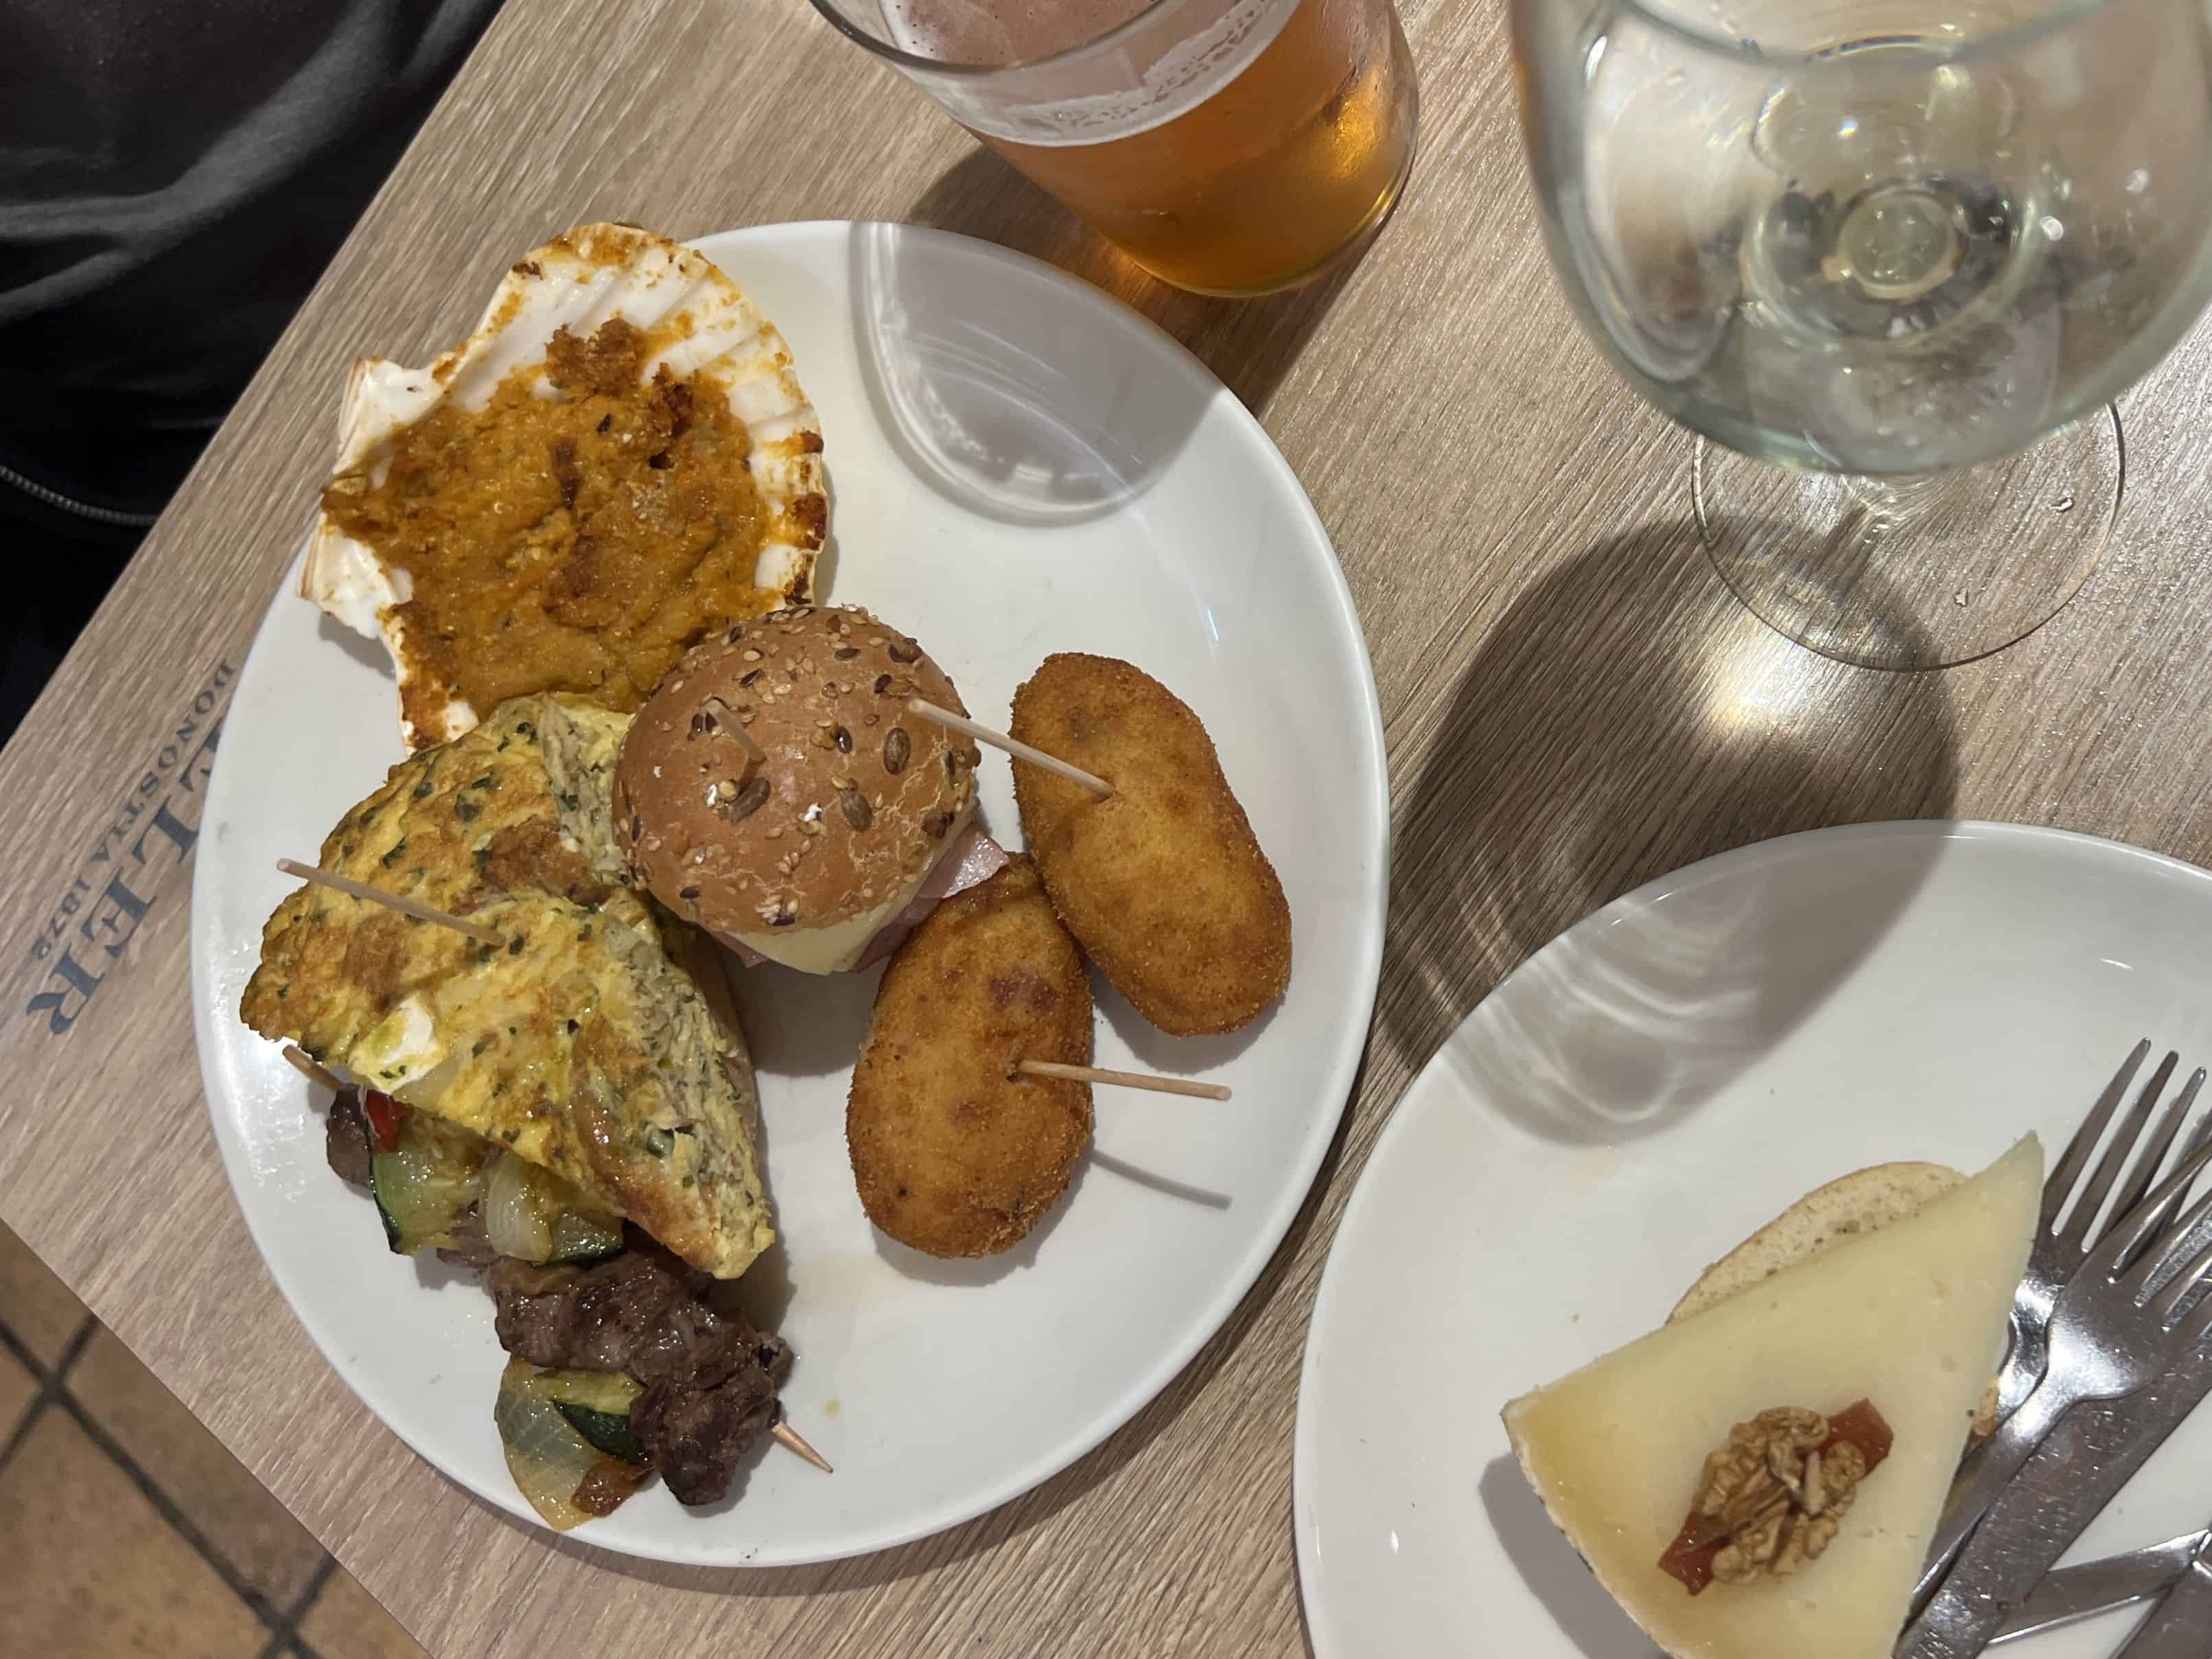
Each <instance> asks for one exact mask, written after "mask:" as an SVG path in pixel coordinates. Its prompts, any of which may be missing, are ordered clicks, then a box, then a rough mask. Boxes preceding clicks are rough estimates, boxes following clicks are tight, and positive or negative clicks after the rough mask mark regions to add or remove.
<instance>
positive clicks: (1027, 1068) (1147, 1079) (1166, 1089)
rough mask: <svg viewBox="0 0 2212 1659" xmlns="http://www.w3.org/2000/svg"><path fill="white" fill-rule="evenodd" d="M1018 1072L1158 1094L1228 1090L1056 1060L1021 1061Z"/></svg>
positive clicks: (1207, 1096)
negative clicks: (1143, 1090) (1066, 1064)
mask: <svg viewBox="0 0 2212 1659" xmlns="http://www.w3.org/2000/svg"><path fill="white" fill-rule="evenodd" d="M1014 1069H1015V1070H1016V1071H1018V1072H1027V1073H1029V1074H1030V1076H1031V1077H1051V1078H1059V1079H1061V1080H1062V1081H1064V1082H1067V1083H1104V1084H1109V1085H1112V1086H1113V1087H1115V1088H1116V1089H1149V1090H1151V1091H1152V1092H1153V1093H1154V1094H1158V1095H1193V1096H1195V1097H1197V1098H1199V1099H1200V1100H1226V1099H1228V1098H1229V1090H1228V1088H1227V1086H1226V1085H1223V1084H1219V1083H1193V1082H1192V1081H1190V1079H1188V1078H1180V1077H1155V1076H1153V1075H1152V1073H1149V1072H1109V1071H1106V1070H1103V1068H1101V1067H1099V1066H1063V1065H1061V1064H1060V1062H1059V1061H1058V1060H1017V1061H1015V1063H1014Z"/></svg>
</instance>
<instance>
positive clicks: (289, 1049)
mask: <svg viewBox="0 0 2212 1659" xmlns="http://www.w3.org/2000/svg"><path fill="white" fill-rule="evenodd" d="M284 1058H285V1059H287V1060H290V1061H291V1062H292V1069H293V1070H294V1071H295V1072H297V1073H299V1074H300V1075H301V1077H303V1078H305V1079H307V1081H308V1082H310V1083H319V1084H321V1085H323V1087H325V1089H328V1090H329V1091H331V1093H332V1094H334V1095H337V1094H343V1093H344V1092H345V1085H344V1084H343V1083H341V1082H339V1081H338V1079H337V1073H335V1072H333V1071H331V1069H330V1068H329V1067H328V1066H318V1065H317V1064H316V1063H315V1062H314V1060H313V1059H311V1058H310V1057H309V1056H308V1054H307V1050H306V1049H304V1048H300V1047H299V1046H298V1045H297V1044H295V1043H290V1042H288V1043H286V1044H285V1045H284Z"/></svg>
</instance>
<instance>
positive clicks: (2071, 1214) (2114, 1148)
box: [1997, 1037, 2212, 1419]
mask: <svg viewBox="0 0 2212 1659" xmlns="http://www.w3.org/2000/svg"><path fill="white" fill-rule="evenodd" d="M2149 1053H2150V1039H2149V1038H2148V1037H2146V1038H2144V1039H2143V1040H2142V1042H2138V1043H2136V1046H2135V1049H2134V1051H2133V1052H2132V1053H2130V1054H2129V1055H2128V1057H2127V1060H2125V1062H2124V1063H2123V1064H2122V1065H2121V1066H2120V1069H2119V1070H2118V1072H2116V1073H2113V1074H2112V1081H2111V1082H2110V1083H2109V1084H2107V1085H2106V1086H2105V1091H2104V1093H2103V1094H2101V1095H2100V1096H2098V1097H2097V1103H2096V1104H2095V1105H2093V1106H2092V1107H2091V1108H2090V1109H2089V1114H2088V1115H2087V1117H2085V1118H2083V1119H2082V1120H2081V1127H2080V1128H2078V1129H2076V1130H2075V1132H2074V1138H2073V1139H2071V1140H2069V1141H2068V1142H2067V1143H2066V1150H2065V1152H2063V1153H2062V1154H2061V1155H2060V1157H2059V1159H2058V1163H2057V1167H2056V1168H2054V1169H2053V1170H2051V1177H2050V1179H2049V1180H2047V1181H2045V1182H2044V1184H2043V1214H2042V1219H2041V1221H2040V1222H2039V1225H2038V1227H2037V1230H2036V1235H2035V1249H2034V1250H2033V1252H2032V1253H2031V1254H2030V1255H2029V1256H2028V1258H2027V1273H2026V1274H2025V1275H2024V1276H2023V1277H2022V1278H2021V1281H2020V1289H2019V1291H2017V1292H2015V1295H2014V1297H2013V1311H2012V1348H2011V1351H2010V1352H2008V1354H2007V1355H2006V1356H2005V1363H2004V1367H2003V1369H2002V1370H2000V1371H1998V1373H1997V1416H1998V1418H1999V1419H2003V1418H2007V1417H2009V1416H2010V1415H2012V1413H2014V1412H2015V1410H2017V1409H2018V1408H2019V1406H2020V1402H2021V1401H2023V1400H2025V1399H2027V1396H2028V1394H2029V1392H2030V1391H2031V1390H2032V1389H2033V1388H2034V1387H2035V1385H2036V1383H2039V1382H2040V1381H2041V1380H2042V1377H2043V1368H2044V1364H2045V1358H2046V1357H2047V1356H2048V1354H2049V1352H2050V1348H2049V1345H2048V1343H2047V1342H2046V1340H2045V1335H2044V1328H2045V1324H2046V1323H2047V1322H2049V1320H2050V1318H2051V1304H2052V1303H2054V1302H2055V1301H2057V1298H2058V1292H2059V1291H2061V1290H2063V1289H2064V1288H2065V1286H2066V1284H2067V1281H2068V1280H2069V1279H2072V1278H2073V1277H2074V1275H2075V1273H2076V1272H2078V1271H2079V1270H2080V1268H2081V1263H2082V1261H2083V1260H2084V1258H2086V1257H2087V1255H2088V1253H2089V1249H2090V1247H2091V1246H2092V1245H2093V1244H2094V1243H2097V1241H2098V1239H2099V1238H2100V1237H2101V1236H2102V1234H2101V1231H2100V1229H2099V1228H2098V1227H2097V1220H2098V1218H2099V1216H2100V1214H2101V1213H2102V1212H2104V1210H2105V1207H2106V1206H2105V1200H2106V1196H2107V1195H2108V1194H2110V1193H2111V1191H2112V1183H2113V1182H2115V1181H2116V1180H2118V1178H2119V1174H2120V1169H2121V1166H2122V1165H2123V1164H2125V1163H2126V1162H2127V1159H2128V1155H2129V1153H2130V1152H2132V1151H2134V1150H2135V1146H2136V1141H2137V1140H2138V1139H2140V1138H2141V1137H2142V1131H2143V1126H2144V1125H2145V1124H2146V1123H2147V1122H2148V1121H2149V1119H2150V1114H2151V1109H2152V1108H2153V1107H2154V1106H2155V1105H2156V1104H2157V1103H2158V1097H2159V1096H2160V1095H2161V1094H2163V1093H2164V1092H2165V1091H2166V1083H2167V1082H2168V1080H2169V1079H2172V1076H2173V1070H2174V1067H2175V1066H2177V1065H2179V1063H2180V1060H2181V1056H2180V1055H2179V1054H2172V1053H2169V1054H2167V1055H2166V1058H2165V1059H2164V1060H2161V1061H2160V1063H2159V1066H2158V1069H2157V1070H2156V1071H2154V1073H2152V1074H2151V1079H2150V1081H2149V1082H2148V1083H2147V1084H2145V1085H2143V1087H2142V1092H2141V1093H2140V1094H2139V1095H2137V1096H2136V1103H2135V1105H2134V1106H2133V1107H2132V1108H2131V1109H2130V1111H2129V1113H2128V1115H2127V1116H2126V1118H2125V1119H2124V1121H2122V1122H2121V1125H2120V1129H2119V1133H2118V1134H2116V1135H2114V1136H2113V1137H2112V1145H2111V1146H2109V1147H2108V1148H2106V1152H2105V1155H2104V1157H2103V1158H2100V1160H2099V1161H2098V1164H2097V1168H2096V1171H2095V1173H2094V1174H2093V1175H2092V1176H2090V1178H2089V1184H2088V1186H2087V1188H2082V1190H2081V1192H2080V1194H2078V1201H2077V1202H2075V1203H2074V1204H2073V1205H2072V1206H2071V1208H2070V1209H2069V1205H2068V1200H2070V1199H2075V1198H2076V1196H2077V1194H2076V1193H2075V1188H2077V1186H2079V1185H2080V1182H2081V1175H2082V1172H2083V1171H2084V1170H2087V1169H2088V1167H2089V1159H2090V1158H2091V1156H2092V1155H2093V1153H2094V1152H2096V1150H2097V1143H2098V1141H2099V1140H2100V1139H2103V1138H2104V1133H2105V1130H2106V1127H2108V1126H2109V1125H2110V1124H2111V1122H2112V1114H2113V1113H2114V1112H2115V1111H2117V1110H2118V1108H2119V1104H2120V1102H2121V1100H2122V1099H2123V1098H2124V1097H2125V1096H2126V1094H2127V1090H2128V1085H2129V1084H2130V1083H2131V1082H2133V1081H2134V1080H2135V1074H2136V1072H2137V1071H2139V1070H2140V1069H2141V1068H2142V1063H2143V1060H2144V1058H2145V1057H2146V1056H2147V1055H2148V1054H2149ZM2203 1086H2204V1072H2203V1068H2202V1067H2199V1068H2198V1069H2197V1073H2196V1074H2195V1075H2194V1076H2192V1077H2191V1079H2189V1081H2188V1082H2187V1084H2185V1085H2183V1088H2182V1091H2181V1092H2180V1093H2179V1095H2177V1096H2176V1097H2174V1099H2173V1103H2172V1104H2171V1105H2170V1106H2168V1107H2167V1108H2166V1114H2165V1115H2164V1116H2163V1117H2161V1118H2160V1120H2159V1123H2158V1127H2157V1128H2156V1129H2155V1130H2154V1132H2153V1133H2152V1134H2151V1137H2150V1139H2148V1141H2146V1142H2144V1143H2143V1146H2142V1152H2141V1153H2140V1155H2138V1156H2137V1157H2136V1160H2135V1165H2134V1167H2133V1169H2131V1170H2130V1171H2129V1173H2128V1178H2127V1182H2126V1184H2125V1185H2124V1186H2123V1187H2122V1188H2121V1189H2120V1196H2119V1200H2118V1202H2116V1203H2115V1204H2113V1205H2112V1218H2113V1219H2114V1220H2118V1218H2120V1217H2122V1216H2124V1215H2126V1214H2127V1213H2128V1212H2130V1211H2131V1210H2133V1209H2134V1208H2135V1207H2136V1206H2137V1205H2138V1204H2140V1203H2142V1200H2143V1195H2144V1194H2146V1193H2148V1192H2149V1190H2150V1186H2151V1182H2153V1181H2154V1180H2156V1179H2157V1177H2158V1166H2159V1165H2160V1164H2161V1163H2162V1162H2164V1161H2165V1158H2166V1153H2167V1152H2168V1151H2169V1150H2171V1148H2172V1146H2173V1142H2174V1139H2175V1137H2176V1136H2177V1135H2179V1133H2180V1132H2181V1126H2182V1123H2183V1122H2184V1121H2185V1120H2186V1119H2187V1117H2188V1115H2189V1111H2190V1109H2191V1107H2192V1106H2194V1105H2195V1104H2196V1103H2197V1091H2198V1090H2199V1089H2201V1088H2203ZM2208 1130H2212V1117H2208V1118H2207V1119H2206V1122H2205V1125H2204V1126H2203V1127H2200V1128H2199V1130H2198V1131H2197V1137H2196V1138H2195V1139H2193V1140H2192V1143H2191V1146H2189V1147H2188V1148H2187V1149H2186V1152H2193V1151H2195V1150H2196V1147H2197V1144H2198V1143H2199V1142H2201V1141H2202V1139H2203V1137H2204V1135H2205V1133H2207V1131H2208ZM2186 1152H2185V1154H2184V1155H2185V1156H2186ZM2062 1216H2063V1217H2064V1224H2063V1225H2061V1222H2060V1218H2061V1217H2062Z"/></svg>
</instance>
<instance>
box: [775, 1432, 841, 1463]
mask: <svg viewBox="0 0 2212 1659" xmlns="http://www.w3.org/2000/svg"><path fill="white" fill-rule="evenodd" d="M769 1432H771V1433H772V1434H774V1435H775V1437H776V1439H777V1440H778V1442H780V1443H781V1444H783V1445H786V1446H788V1447H790V1448H791V1449H792V1450H793V1451H795V1452H797V1453H798V1454H799V1455H800V1456H801V1457H803V1458H805V1460H806V1461H807V1462H810V1463H811V1464H813V1465H814V1467H815V1468H817V1469H819V1470H821V1471H822V1473H823V1474H836V1473H837V1471H836V1470H835V1469H833V1468H830V1467H829V1459H828V1458H826V1457H824V1456H823V1455H822V1454H821V1453H820V1452H818V1451H817V1450H815V1449H814V1448H813V1447H811V1446H810V1445H808V1444H807V1443H806V1437H805V1436H804V1435H802V1434H800V1433H799V1431H798V1430H797V1429H794V1428H793V1427H792V1426H791V1425H790V1424H788V1423H778V1424H777V1425H775V1428H774V1429H773V1430H771V1431H769Z"/></svg>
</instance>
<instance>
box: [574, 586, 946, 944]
mask: <svg viewBox="0 0 2212 1659" xmlns="http://www.w3.org/2000/svg"><path fill="white" fill-rule="evenodd" d="M912 696H921V697H922V698H925V699H927V701H928V702H933V703H937V704H939V705H940V706H942V707H944V708H949V709H951V710H953V711H954V712H956V713H959V714H965V713H966V712H967V710H966V709H965V708H964V707H963V705H962V703H961V702H960V695H959V693H958V692H957V690H954V689H953V685H952V682H951V680H950V679H948V678H945V673H944V671H943V670H941V669H940V668H939V667H938V665H936V664H935V663H934V662H933V661H931V660H930V659H929V658H928V657H927V655H925V654H924V653H923V652H922V650H921V647H919V646H917V645H916V644H915V642H914V641H912V640H910V639H908V637H907V636H906V635H903V634H901V633H900V632H899V631H898V630H897V629H893V628H888V627H885V626H884V624H883V623H879V622H878V621H877V620H876V619H875V618H874V617H872V616H870V615H869V614H868V613H867V612H866V611H859V610H850V609H844V608H840V607H835V606H818V605H801V606H798V607H796V608H794V609H792V610H787V611H773V612H771V613H769V615H767V616H764V617H759V618H758V619H757V620H755V621H752V622H749V623H744V624H742V625H740V626H738V627H735V628H732V629H729V630H728V632H727V633H726V634H722V635H716V636H715V637H714V639H713V640H711V641H708V642H707V643H706V644H703V645H701V646H699V647H696V648H695V649H694V650H693V651H692V652H691V653H690V654H689V655H688V656H686V657H685V658H684V659H683V660H682V661H681V662H679V663H678V665H676V667H675V668H674V669H672V670H671V671H670V673H669V675H668V677H667V678H665V680H663V681H662V682H661V684H660V685H659V687H658V688H657V689H656V690H654V692H653V696H651V697H650V698H648V699H647V702H646V703H645V706H644V707H643V708H641V709H639V711H638V714H637V718H636V719H635V721H633V722H632V724H631V726H630V729H629V735H628V736H627V737H626V738H624V740H623V748H622V755H621V757H620V758H619V760H618V761H617V763H616V767H615V781H614V815H615V836H616V840H617V844H618V845H619V846H620V847H621V848H622V850H623V854H624V855H625V856H626V857H627V859H628V860H629V864H630V867H631V868H632V870H633V871H634V872H635V873H636V875H637V876H638V878H640V880H641V882H642V883H643V884H645V885H646V886H647V887H648V888H650V889H651V890H652V892H653V896H654V897H656V898H658V899H659V901H660V902H662V903H663V904H665V905H666V906H668V908H670V909H671V910H673V911H675V912H676V914H677V915H679V916H682V917H684V919H685V920H687V921H695V922H697V923H699V924H700V925H702V926H703V927H707V928H708V929H709V930H711V931H712V932H714V933H718V934H720V935H722V936H723V937H725V938H726V939H734V940H736V941H738V942H740V943H742V944H744V945H748V946H750V947H751V948H752V949H754V950H756V951H759V952H761V953H762V954H763V955H765V956H769V957H775V959H777V960H780V961H787V962H790V963H792V965H793V966H797V967H803V968H807V969H811V971H817V972H829V971H834V970H835V969H836V968H839V967H846V966H850V965H851V963H850V960H849V958H851V957H857V956H858V954H859V953H860V949H861V947H863V946H864V945H866V940H867V938H868V937H869V936H870V935H872V933H873V932H874V931H875V927H874V926H872V925H870V924H877V925H879V924H880V922H881V921H889V920H890V918H891V917H892V916H895V915H897V914H898V912H899V911H900V910H901V909H902V908H904V906H905V905H906V903H907V902H908V900H909V899H910V898H912V897H913V896H914V894H915V890H917V889H919V888H920V887H921V884H922V883H923V881H924V880H925V879H927V876H928V874H929V872H930V869H931V867H932V866H933V865H935V863H936V862H937V860H939V857H940V856H942V855H943V854H944V853H945V849H946V848H947V847H948V846H949V845H950V844H951V842H953V841H954V840H955V839H957V836H958V834H959V832H960V830H961V829H963V828H964V826H965V825H966V823H967V822H968V820H969V817H971V816H972V815H973V813H974V811H975V768H976V766H977V765H978V764H979V763H981V759H982V756H981V751H979V750H977V749H976V748H975V745H974V744H972V743H970V742H969V741H968V740H967V739H966V738H962V737H959V736H957V735H956V734H954V733H952V732H948V731H946V730H945V728H944V727H942V726H938V725H936V724H934V723H933V722H932V721H928V720H920V719H917V718H916V717H915V716H914V715H913V714H909V713H908V711H907V708H906V700H907V699H908V697H912ZM748 740H750V746H749V745H748ZM756 750H757V751H758V752H757V754H756V752H755V751H756ZM831 933H834V934H836V935H837V936H838V939H837V945H836V948H835V949H832V950H829V951H828V952H827V957H826V958H825V959H823V960H820V961H817V960H816V959H813V958H822V957H823V952H822V951H819V950H811V949H810V948H809V947H807V946H803V945H799V939H803V938H807V937H809V936H811V937H812V938H813V939H814V941H815V944H816V945H820V944H821V942H822V940H823V938H824V937H825V936H826V935H828V934H831ZM847 934H857V936H858V937H857V938H856V939H853V940H852V941H851V947H852V948H851V949H850V950H847V949H846V948H844V946H845V943H846V941H845V939H844V938H843V936H844V935H847Z"/></svg>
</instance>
